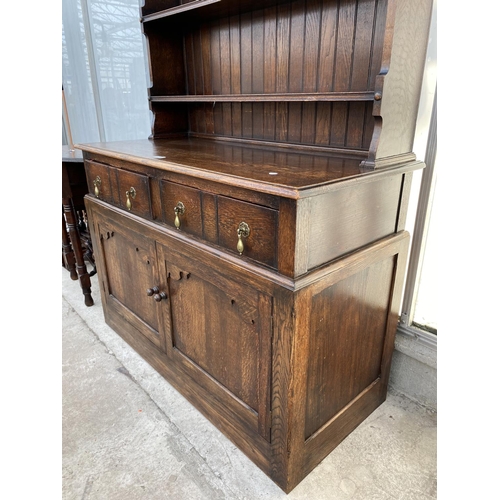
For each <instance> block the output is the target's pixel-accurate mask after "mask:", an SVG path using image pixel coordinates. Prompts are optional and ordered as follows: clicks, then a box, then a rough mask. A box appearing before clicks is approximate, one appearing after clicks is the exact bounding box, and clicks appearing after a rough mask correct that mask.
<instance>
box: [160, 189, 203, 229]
mask: <svg viewBox="0 0 500 500" xmlns="http://www.w3.org/2000/svg"><path fill="white" fill-rule="evenodd" d="M201 200H202V192H201V191H200V190H198V189H195V188H192V187H188V186H183V185H181V184H176V183H174V182H170V181H165V180H162V181H161V203H162V211H163V221H164V222H165V223H166V224H168V225H169V226H172V227H177V229H179V230H180V231H182V232H185V233H189V234H193V235H195V236H199V237H200V238H202V237H203V221H202V209H201V207H202V201H201ZM176 207H178V208H177V209H176ZM176 210H177V211H176ZM176 219H177V226H176V224H175V221H176Z"/></svg>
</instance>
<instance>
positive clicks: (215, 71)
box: [210, 21, 223, 95]
mask: <svg viewBox="0 0 500 500" xmlns="http://www.w3.org/2000/svg"><path fill="white" fill-rule="evenodd" d="M210 28H211V29H210V61H211V64H210V66H211V73H212V74H211V78H212V93H213V94H214V95H218V94H222V75H221V72H222V68H221V65H222V61H223V59H222V58H221V55H220V51H221V47H220V29H219V21H214V22H213V23H212V25H211V27H210Z"/></svg>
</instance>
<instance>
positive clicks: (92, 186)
mask: <svg viewBox="0 0 500 500" xmlns="http://www.w3.org/2000/svg"><path fill="white" fill-rule="evenodd" d="M85 171H86V173H87V184H88V187H89V192H90V193H92V194H93V195H94V196H96V197H97V198H99V199H100V200H104V201H107V202H108V203H113V189H112V187H111V178H110V175H109V167H108V166H107V165H103V164H102V163H95V162H93V161H86V162H85Z"/></svg>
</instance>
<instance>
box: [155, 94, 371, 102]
mask: <svg viewBox="0 0 500 500" xmlns="http://www.w3.org/2000/svg"><path fill="white" fill-rule="evenodd" d="M373 96H374V93H373V92H313V93H286V94H219V95H166V96H165V95H162V96H151V97H150V98H149V100H150V101H151V102H287V101H296V102H297V101H298V102H304V101H373V99H374V97H373Z"/></svg>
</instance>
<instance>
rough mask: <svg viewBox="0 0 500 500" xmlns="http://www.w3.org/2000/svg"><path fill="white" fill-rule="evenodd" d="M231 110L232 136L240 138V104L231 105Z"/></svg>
mask: <svg viewBox="0 0 500 500" xmlns="http://www.w3.org/2000/svg"><path fill="white" fill-rule="evenodd" d="M231 108H232V116H233V119H232V122H233V136H234V137H241V132H242V130H241V129H242V119H241V115H242V110H241V102H233V103H231Z"/></svg>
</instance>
